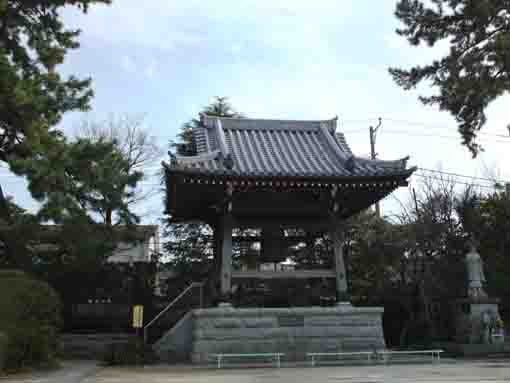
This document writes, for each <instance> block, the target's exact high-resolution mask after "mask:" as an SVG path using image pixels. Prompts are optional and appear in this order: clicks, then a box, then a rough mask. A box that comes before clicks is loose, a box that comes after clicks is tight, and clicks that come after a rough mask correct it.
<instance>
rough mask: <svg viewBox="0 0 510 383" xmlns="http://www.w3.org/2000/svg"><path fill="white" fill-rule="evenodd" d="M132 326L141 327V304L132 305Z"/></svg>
mask: <svg viewBox="0 0 510 383" xmlns="http://www.w3.org/2000/svg"><path fill="white" fill-rule="evenodd" d="M133 327H134V328H142V327H143V306H141V305H137V306H133Z"/></svg>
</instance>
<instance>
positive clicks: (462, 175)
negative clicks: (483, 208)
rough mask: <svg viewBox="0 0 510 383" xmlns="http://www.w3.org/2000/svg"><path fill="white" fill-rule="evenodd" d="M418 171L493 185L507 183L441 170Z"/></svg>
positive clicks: (425, 169) (423, 169) (424, 169)
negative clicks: (491, 183)
mask: <svg viewBox="0 0 510 383" xmlns="http://www.w3.org/2000/svg"><path fill="white" fill-rule="evenodd" d="M418 170H422V171H426V172H431V173H440V174H445V175H449V176H455V177H462V178H470V179H473V180H480V181H487V182H493V183H501V184H505V183H508V181H503V180H496V179H490V178H483V177H474V176H468V175H465V174H460V173H453V172H446V171H442V170H434V169H427V168H420V167H419V168H418Z"/></svg>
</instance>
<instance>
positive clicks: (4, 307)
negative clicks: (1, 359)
mask: <svg viewBox="0 0 510 383" xmlns="http://www.w3.org/2000/svg"><path fill="white" fill-rule="evenodd" d="M0 310H1V312H0V328H1V329H2V331H4V332H5V333H6V334H7V347H6V353H5V365H4V368H5V369H6V370H19V369H21V368H23V367H32V366H49V365H53V364H54V361H55V359H54V358H55V353H56V349H57V332H58V327H59V325H60V302H59V299H58V297H57V294H56V293H55V291H54V290H53V289H52V288H51V287H50V286H49V285H47V284H46V283H44V282H42V281H39V280H36V279H34V278H32V277H29V276H28V275H26V274H24V273H20V272H15V271H0Z"/></svg>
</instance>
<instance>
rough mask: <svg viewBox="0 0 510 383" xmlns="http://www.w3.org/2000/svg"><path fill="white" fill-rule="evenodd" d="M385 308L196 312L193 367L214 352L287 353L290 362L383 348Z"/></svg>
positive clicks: (219, 308) (349, 307)
mask: <svg viewBox="0 0 510 383" xmlns="http://www.w3.org/2000/svg"><path fill="white" fill-rule="evenodd" d="M382 313H383V308H379V307H353V306H351V305H349V304H344V305H339V306H335V307H295V308H233V307H218V308H210V309H199V310H194V311H193V314H192V318H191V320H192V329H193V330H192V353H191V360H192V362H193V363H208V362H210V359H209V355H210V354H214V353H264V352H282V353H285V354H286V355H285V360H287V361H300V360H305V359H306V353H307V352H342V351H366V350H373V349H374V348H376V349H384V348H385V342H384V336H383V330H382Z"/></svg>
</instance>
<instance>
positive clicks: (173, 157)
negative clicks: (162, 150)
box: [168, 150, 177, 166]
mask: <svg viewBox="0 0 510 383" xmlns="http://www.w3.org/2000/svg"><path fill="white" fill-rule="evenodd" d="M168 156H169V157H170V165H172V166H176V165H177V156H176V155H175V154H174V153H172V152H171V151H170V150H169V151H168Z"/></svg>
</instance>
